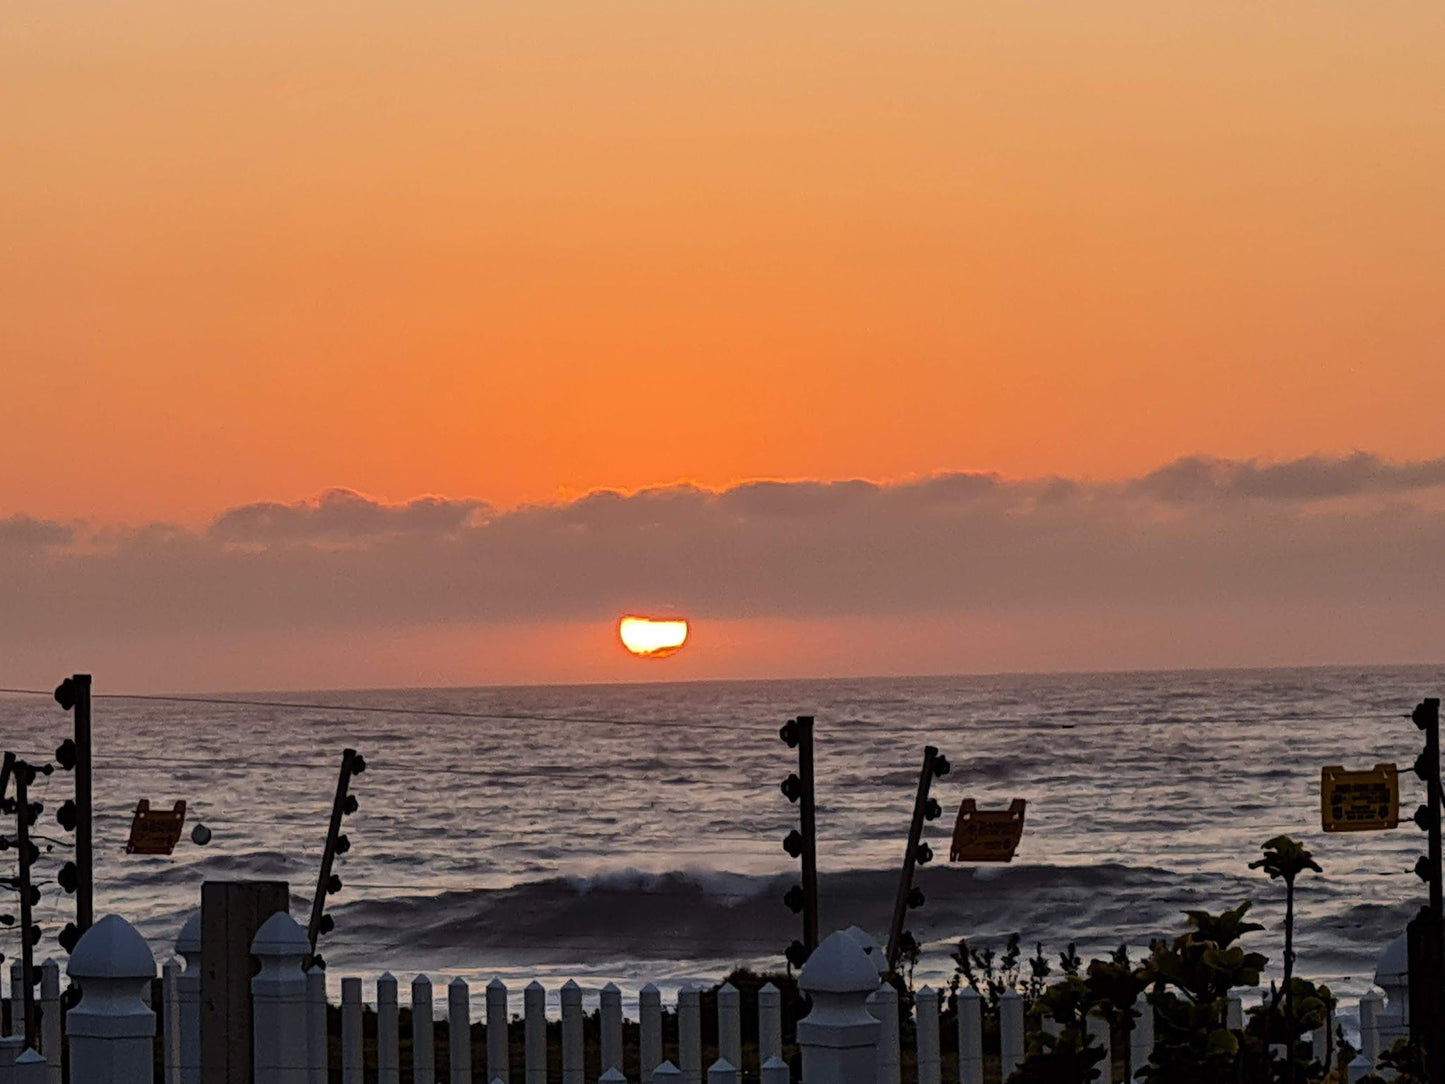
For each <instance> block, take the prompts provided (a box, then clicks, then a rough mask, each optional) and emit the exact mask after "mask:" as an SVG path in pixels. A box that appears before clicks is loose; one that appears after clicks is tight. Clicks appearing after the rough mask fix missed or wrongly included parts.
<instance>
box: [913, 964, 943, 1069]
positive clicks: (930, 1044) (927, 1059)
mask: <svg viewBox="0 0 1445 1084" xmlns="http://www.w3.org/2000/svg"><path fill="white" fill-rule="evenodd" d="M914 1010H915V1013H916V1018H917V1022H916V1025H915V1028H914V1032H915V1034H916V1036H917V1055H918V1084H942V1074H943V1062H942V1058H941V1057H940V1054H939V1043H938V991H937V990H935V989H934V988H933V987H931V986H925V987H924V988H923V989H922V990H919V991H918V996H917V997H916V998H915V999H914Z"/></svg>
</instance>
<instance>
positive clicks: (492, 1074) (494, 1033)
mask: <svg viewBox="0 0 1445 1084" xmlns="http://www.w3.org/2000/svg"><path fill="white" fill-rule="evenodd" d="M508 1060H509V1055H508V1052H507V987H506V984H505V983H503V982H502V980H501V979H493V980H492V981H491V982H489V983H487V1081H488V1084H491V1082H492V1081H496V1080H500V1081H501V1082H502V1084H507V1081H508V1079H509V1077H510V1075H511V1066H510V1065H508V1064H507V1063H508Z"/></svg>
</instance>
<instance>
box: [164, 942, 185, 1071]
mask: <svg viewBox="0 0 1445 1084" xmlns="http://www.w3.org/2000/svg"><path fill="white" fill-rule="evenodd" d="M180 978H181V965H180V964H178V963H177V962H176V961H175V960H167V961H166V962H165V966H164V967H162V968H161V1011H162V1012H163V1013H164V1014H165V1015H163V1016H162V1017H161V1021H162V1023H161V1036H162V1038H163V1040H164V1045H163V1048H162V1050H161V1064H162V1066H163V1068H164V1071H165V1077H164V1079H165V1082H166V1084H181V1002H180V991H179V990H177V989H176V986H177V985H178V984H179V983H180Z"/></svg>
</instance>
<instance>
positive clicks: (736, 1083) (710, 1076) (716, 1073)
mask: <svg viewBox="0 0 1445 1084" xmlns="http://www.w3.org/2000/svg"><path fill="white" fill-rule="evenodd" d="M707 1084H742V1074H741V1073H739V1072H738V1071H737V1069H735V1068H734V1067H733V1063H732V1062H730V1061H728V1060H727V1058H718V1059H717V1061H715V1062H713V1063H712V1064H711V1065H709V1066H708V1067H707Z"/></svg>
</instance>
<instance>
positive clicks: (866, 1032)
mask: <svg viewBox="0 0 1445 1084" xmlns="http://www.w3.org/2000/svg"><path fill="white" fill-rule="evenodd" d="M798 986H799V987H800V988H801V989H802V990H803V991H804V992H805V993H807V994H809V995H810V996H811V997H812V999H813V1011H812V1012H810V1013H809V1014H808V1015H807V1017H806V1018H804V1019H802V1020H800V1021H798V1045H799V1046H800V1047H801V1048H802V1052H803V1079H804V1080H805V1081H811V1082H814V1084H879V1076H878V1036H879V1031H880V1030H881V1027H882V1025H880V1023H879V1022H878V1020H877V1019H876V1018H875V1017H874V1016H873V1015H872V1013H870V1012H869V1009H868V998H869V996H870V995H871V994H873V992H874V991H875V990H877V989H878V969H877V967H876V966H875V965H874V963H873V961H872V960H870V959H869V958H868V954H867V953H866V952H864V950H863V948H862V946H860V945H859V944H858V942H857V941H856V940H855V939H854V938H853V937H852V936H850V935H849V934H847V933H844V932H838V933H833V934H830V935H829V936H828V937H827V939H825V940H824V941H823V943H822V944H820V945H819V946H818V947H817V948H816V949H815V950H814V951H813V954H812V956H810V957H809V958H808V962H807V963H806V964H804V965H803V970H802V972H801V973H800V974H799V976H798ZM894 1019H895V1020H897V1013H896V1012H895V1013H894Z"/></svg>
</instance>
